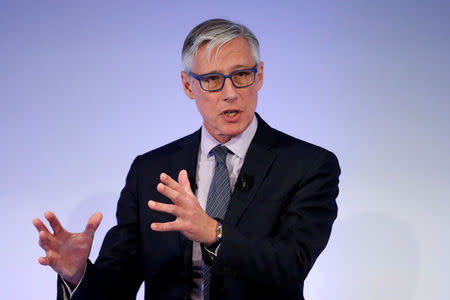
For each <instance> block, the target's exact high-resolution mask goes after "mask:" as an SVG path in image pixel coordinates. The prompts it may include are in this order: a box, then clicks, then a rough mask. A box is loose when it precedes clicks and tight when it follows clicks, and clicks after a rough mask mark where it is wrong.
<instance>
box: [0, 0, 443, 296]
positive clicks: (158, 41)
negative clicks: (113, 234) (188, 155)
mask: <svg viewBox="0 0 450 300" xmlns="http://www.w3.org/2000/svg"><path fill="white" fill-rule="evenodd" d="M337 2H339V1H314V3H313V4H312V3H309V2H303V1H275V2H273V3H271V4H263V3H262V1H258V2H250V1H243V0H240V1H234V0H231V1H221V2H210V1H193V0H191V1H183V2H182V1H166V2H164V1H21V0H15V1H4V0H3V1H1V4H0V37H1V39H0V101H1V108H0V122H1V126H0V138H1V147H0V149H1V150H0V151H1V156H0V170H1V172H0V203H1V207H0V209H1V210H0V211H1V214H2V216H1V222H2V229H3V232H2V234H1V240H2V242H1V245H2V246H1V258H2V266H1V269H0V276H1V277H0V298H1V299H53V298H54V297H55V294H56V289H55V286H56V284H55V283H56V275H55V273H54V272H53V271H52V270H51V269H50V268H48V267H42V266H40V265H39V264H38V263H37V258H38V257H39V256H41V255H42V254H43V251H42V250H41V249H40V248H39V246H38V245H37V239H38V236H37V233H36V231H35V229H34V227H33V226H32V223H31V222H32V219H33V218H35V217H42V215H43V212H44V211H45V210H52V211H54V212H55V213H56V214H57V216H58V217H59V218H60V220H61V222H62V223H63V224H64V225H65V226H66V227H67V228H68V229H69V230H72V231H80V230H83V229H84V226H85V224H86V221H87V219H88V217H89V216H90V214H91V213H93V212H95V211H101V212H102V213H103V214H104V220H103V222H102V224H101V226H100V228H99V230H98V232H97V235H96V239H95V242H94V246H93V250H92V253H91V259H95V258H96V257H97V253H98V250H99V247H100V244H101V241H102V240H103V237H104V234H105V232H106V231H107V230H108V229H109V228H110V227H111V226H112V225H113V224H114V223H115V218H114V213H115V206H116V201H117V199H118V196H119V192H120V190H121V188H122V186H123V184H124V180H125V176H126V173H127V171H128V169H129V166H130V164H131V162H132V160H133V159H134V157H135V156H136V155H138V154H141V153H144V152H147V151H148V150H151V149H153V148H155V147H158V146H161V145H163V144H165V143H167V142H169V141H172V140H174V139H176V138H179V137H181V136H184V135H185V134H188V133H191V132H193V131H194V130H196V129H198V128H199V126H200V124H201V118H200V115H199V114H198V112H197V111H196V107H195V105H194V102H193V101H191V100H189V99H188V98H187V97H186V96H185V95H184V92H183V90H182V87H181V84H180V69H181V61H180V53H181V47H182V42H183V40H184V38H185V36H186V35H187V33H188V32H189V30H190V29H191V28H192V27H193V26H195V25H197V24H198V23H200V22H202V21H204V20H206V19H208V18H211V17H225V18H230V19H232V20H234V21H237V22H242V23H244V24H246V25H247V26H248V27H249V28H250V29H252V30H253V31H254V33H255V34H256V35H257V37H258V38H259V40H260V43H261V55H262V59H263V60H264V62H265V65H264V66H265V82H264V87H263V89H262V90H261V92H260V100H259V104H258V108H257V111H258V112H259V113H260V114H261V115H262V116H263V117H264V118H265V120H266V121H267V122H268V123H269V124H270V125H272V126H273V127H276V128H277V129H280V130H282V131H285V132H287V133H289V134H291V135H294V136H296V137H298V138H301V139H304V140H307V141H310V142H312V143H315V144H318V145H321V146H323V147H325V148H328V149H330V150H332V151H333V152H335V153H336V155H337V156H338V157H339V159H340V163H341V166H342V170H343V173H342V176H341V185H340V187H341V194H340V196H339V198H338V203H339V207H340V212H339V217H338V219H337V221H336V223H335V227H334V229H333V234H332V237H331V240H330V242H329V245H328V247H327V249H326V250H325V251H324V253H323V254H322V255H321V257H320V258H319V259H318V261H317V263H316V265H315V267H314V268H313V270H312V272H311V273H310V275H309V277H308V279H307V281H306V286H305V296H306V298H307V299H308V300H319V299H320V300H321V299H342V300H353V299H354V300H361V299H380V298H382V299H384V300H399V299H436V300H448V299H450V284H449V280H450V275H449V274H450V272H449V270H450V260H449V252H450V240H449V229H450V218H449V216H450V205H449V201H448V200H449V199H448V195H449V194H450V175H449V174H450V159H449V152H450V138H449V136H450V134H449V129H450V121H449V120H450V119H449V117H448V115H449V112H450V104H449V95H450V88H449V86H450V54H449V53H450V4H449V3H450V2H449V1H342V2H341V3H337ZM163 3H164V4H163ZM139 299H143V297H142V291H141V293H140V296H139Z"/></svg>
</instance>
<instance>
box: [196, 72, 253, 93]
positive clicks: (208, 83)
mask: <svg viewBox="0 0 450 300" xmlns="http://www.w3.org/2000/svg"><path fill="white" fill-rule="evenodd" d="M254 75H255V74H254V72H253V71H248V70H245V71H237V72H236V73H233V74H232V75H231V80H232V81H233V84H234V85H235V86H236V87H246V86H249V85H251V84H252V83H253V80H254ZM224 80H225V77H223V76H221V75H218V74H211V75H206V76H203V77H202V78H201V84H202V88H203V89H204V90H207V91H213V90H217V89H220V88H222V85H223V81H224Z"/></svg>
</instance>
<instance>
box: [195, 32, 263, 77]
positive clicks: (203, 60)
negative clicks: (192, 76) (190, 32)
mask: <svg viewBox="0 0 450 300" xmlns="http://www.w3.org/2000/svg"><path fill="white" fill-rule="evenodd" d="M255 63H256V62H255V59H254V58H253V56H252V49H251V47H250V44H249V43H248V42H247V40H245V39H244V38H242V37H237V38H234V39H232V40H230V41H228V42H226V43H224V44H222V45H218V46H215V47H214V48H212V49H208V44H207V43H204V44H202V45H201V46H200V47H199V48H198V51H197V54H196V55H195V57H194V62H193V69H192V70H193V72H194V73H196V72H200V73H208V72H231V71H233V70H232V69H233V68H235V67H237V66H239V67H243V66H244V67H253V66H254V64H255Z"/></svg>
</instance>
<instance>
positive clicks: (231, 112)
mask: <svg viewBox="0 0 450 300" xmlns="http://www.w3.org/2000/svg"><path fill="white" fill-rule="evenodd" d="M238 113H239V111H237V110H227V111H224V112H223V114H224V115H225V116H227V117H229V118H233V117H234V116H236V115H237V114H238Z"/></svg>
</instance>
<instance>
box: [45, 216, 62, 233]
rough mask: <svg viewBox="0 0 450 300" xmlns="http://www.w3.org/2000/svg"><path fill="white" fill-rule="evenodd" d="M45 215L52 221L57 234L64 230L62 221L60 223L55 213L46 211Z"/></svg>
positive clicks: (51, 223) (51, 224)
mask: <svg viewBox="0 0 450 300" xmlns="http://www.w3.org/2000/svg"><path fill="white" fill-rule="evenodd" d="M44 216H45V218H46V219H47V221H48V222H49V223H50V226H51V227H52V229H53V232H54V233H55V234H58V233H60V232H61V231H64V228H63V227H62V225H61V223H59V220H58V218H57V217H56V215H55V214H54V213H52V212H50V211H46V212H45V214H44Z"/></svg>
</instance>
